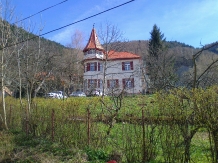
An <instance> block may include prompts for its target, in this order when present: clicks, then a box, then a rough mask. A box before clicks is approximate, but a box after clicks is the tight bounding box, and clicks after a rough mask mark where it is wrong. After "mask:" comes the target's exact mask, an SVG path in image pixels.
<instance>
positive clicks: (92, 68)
mask: <svg viewBox="0 0 218 163" xmlns="http://www.w3.org/2000/svg"><path fill="white" fill-rule="evenodd" d="M90 71H95V63H90Z"/></svg>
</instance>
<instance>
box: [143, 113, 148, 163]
mask: <svg viewBox="0 0 218 163" xmlns="http://www.w3.org/2000/svg"><path fill="white" fill-rule="evenodd" d="M142 139H143V143H142V150H143V157H142V159H143V160H142V161H143V162H146V161H147V150H146V136H145V113H144V109H142Z"/></svg>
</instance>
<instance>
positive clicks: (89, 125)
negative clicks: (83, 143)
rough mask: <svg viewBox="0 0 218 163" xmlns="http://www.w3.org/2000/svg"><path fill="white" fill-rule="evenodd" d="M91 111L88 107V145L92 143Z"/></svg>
mask: <svg viewBox="0 0 218 163" xmlns="http://www.w3.org/2000/svg"><path fill="white" fill-rule="evenodd" d="M90 116H91V113H90V109H89V108H88V109H87V145H88V146H89V145H90V128H91V117H90Z"/></svg>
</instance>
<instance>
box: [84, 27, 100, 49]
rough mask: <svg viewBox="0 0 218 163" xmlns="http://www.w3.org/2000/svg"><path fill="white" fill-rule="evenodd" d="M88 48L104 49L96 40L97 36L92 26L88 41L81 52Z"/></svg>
mask: <svg viewBox="0 0 218 163" xmlns="http://www.w3.org/2000/svg"><path fill="white" fill-rule="evenodd" d="M90 49H95V50H100V51H104V48H103V47H102V46H101V43H100V41H99V40H98V36H97V34H96V31H95V29H94V28H93V29H92V32H91V35H90V37H89V41H88V43H87V45H86V47H85V48H84V49H83V52H86V51H88V50H90Z"/></svg>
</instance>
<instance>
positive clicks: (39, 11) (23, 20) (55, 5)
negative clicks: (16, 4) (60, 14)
mask: <svg viewBox="0 0 218 163" xmlns="http://www.w3.org/2000/svg"><path fill="white" fill-rule="evenodd" d="M66 1H68V0H65V1H62V2H60V3H57V4H55V5H52V6H50V7H47V8H45V9H43V10H41V11H39V12H37V13H35V14H32V15H30V16H28V17H26V18H23V19H21V20H18V21H16V22H14V23H12V24H16V23H18V22H21V21H24V20H26V19H29V18H31V17H33V16H35V15H38V14H40V13H42V12H44V11H46V10H49V9H51V8H53V7H55V6H58V5H60V4H62V3H65V2H66Z"/></svg>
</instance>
